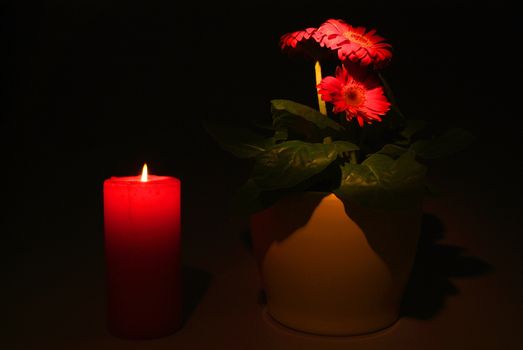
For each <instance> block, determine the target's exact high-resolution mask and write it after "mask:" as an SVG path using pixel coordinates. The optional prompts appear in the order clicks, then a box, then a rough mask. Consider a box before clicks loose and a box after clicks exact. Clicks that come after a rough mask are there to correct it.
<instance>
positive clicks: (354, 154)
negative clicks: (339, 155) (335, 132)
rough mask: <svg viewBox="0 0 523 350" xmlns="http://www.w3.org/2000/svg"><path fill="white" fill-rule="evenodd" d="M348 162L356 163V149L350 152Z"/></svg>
mask: <svg viewBox="0 0 523 350" xmlns="http://www.w3.org/2000/svg"><path fill="white" fill-rule="evenodd" d="M350 163H351V164H358V159H357V158H356V151H351V152H350Z"/></svg>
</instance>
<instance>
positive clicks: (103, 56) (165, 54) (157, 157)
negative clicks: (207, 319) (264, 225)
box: [0, 1, 521, 304]
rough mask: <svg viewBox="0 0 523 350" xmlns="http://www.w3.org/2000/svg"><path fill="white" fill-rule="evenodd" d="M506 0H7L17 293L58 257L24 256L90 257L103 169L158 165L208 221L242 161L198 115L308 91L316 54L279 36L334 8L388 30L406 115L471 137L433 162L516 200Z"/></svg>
mask: <svg viewBox="0 0 523 350" xmlns="http://www.w3.org/2000/svg"><path fill="white" fill-rule="evenodd" d="M497 5H498V6H496V7H481V6H480V5H478V4H475V3H470V4H469V3H465V4H459V5H453V4H451V2H450V1H449V2H447V3H436V2H425V3H423V4H417V3H416V4H409V5H407V4H397V3H396V4H394V5H393V4H390V3H385V2H376V1H375V2H361V3H351V2H344V3H343V5H340V4H339V3H335V2H318V3H309V4H307V3H300V4H299V5H298V4H291V3H288V4H278V3H270V2H250V3H245V4H243V5H232V4H225V3H213V4H211V5H209V6H207V5H203V4H200V3H192V4H185V3H181V2H173V1H170V2H141V3H136V2H133V3H127V2H122V3H117V2H112V1H74V2H63V1H47V2H45V3H43V4H38V5H37V4H32V5H29V4H27V5H24V4H21V3H18V4H16V6H12V8H11V9H9V10H8V11H7V12H5V14H4V16H3V21H2V22H3V24H2V26H3V35H4V37H5V38H6V40H5V41H4V47H3V52H4V57H5V58H7V64H4V65H3V68H2V71H3V73H4V74H3V79H2V101H3V102H2V107H1V108H2V124H1V130H2V137H1V140H0V142H1V147H2V150H1V152H2V159H0V162H1V163H2V166H1V169H2V173H3V174H2V177H3V178H4V186H3V191H2V192H3V202H4V204H5V206H4V208H5V209H4V212H3V215H4V219H3V220H2V232H3V234H4V237H5V240H4V243H3V248H4V249H3V250H4V251H5V253H6V254H5V255H4V257H7V258H8V260H9V264H8V265H5V266H7V270H8V272H7V275H6V276H8V280H9V281H11V282H12V283H11V284H10V286H11V287H12V288H11V289H12V291H13V293H14V294H17V293H19V292H20V290H21V289H22V288H29V286H30V287H31V288H36V290H37V288H38V286H39V282H38V281H40V279H42V280H46V279H48V278H57V277H56V273H53V272H52V266H49V269H47V267H45V268H44V267H42V269H41V270H38V269H36V270H34V269H32V268H31V269H28V268H27V264H29V263H28V261H30V260H31V259H33V258H34V257H35V256H37V257H40V258H42V260H39V263H31V264H32V265H31V266H33V265H38V264H43V265H42V266H46V265H45V261H44V260H45V256H51V255H55V256H56V255H63V257H64V259H67V257H71V256H73V255H79V256H80V257H81V258H82V259H84V261H85V264H86V265H88V264H89V261H90V259H92V256H93V255H94V256H97V257H100V256H102V254H103V245H102V244H103V236H102V227H103V226H102V225H103V218H102V183H103V180H104V179H106V178H108V177H110V176H123V175H132V174H138V173H139V172H140V170H141V166H142V164H143V163H144V162H147V163H148V164H149V168H150V171H151V172H152V173H155V174H163V175H172V176H177V177H179V178H181V179H182V182H183V184H184V201H185V202H184V211H185V212H184V215H185V222H186V223H187V226H189V227H190V226H191V224H193V226H194V225H195V222H196V221H198V220H201V219H202V216H203V217H208V218H210V220H212V218H213V216H215V215H216V207H215V205H216V204H217V203H220V202H227V201H228V200H229V198H230V193H231V191H232V189H233V188H234V187H235V186H236V185H237V184H238V181H239V180H241V178H242V176H243V174H244V171H245V169H244V167H243V166H242V164H240V163H238V162H236V160H235V159H233V158H232V157H231V156H230V155H228V154H225V153H224V152H222V151H221V150H220V149H219V148H218V147H217V146H216V144H214V142H213V141H212V140H211V139H210V138H209V137H208V136H207V134H206V133H205V132H204V130H203V128H202V124H201V121H202V120H204V119H206V118H213V119H219V120H229V121H230V120H233V121H234V120H237V121H238V120H239V121H241V120H244V119H248V118H263V117H268V114H269V100H270V99H272V98H291V99H294V100H296V101H299V102H302V103H306V104H309V105H312V106H314V103H315V96H314V88H313V72H312V67H311V65H310V63H309V62H305V61H300V60H296V59H291V58H289V57H287V56H286V55H284V54H282V53H281V52H280V49H279V47H278V41H279V38H280V36H281V35H282V34H284V33H286V32H289V31H294V30H298V29H302V28H306V27H310V26H318V25H319V24H321V23H322V22H323V21H325V20H326V19H328V18H341V19H344V20H346V21H348V22H350V23H351V24H353V25H362V26H366V27H368V28H376V29H377V30H378V33H379V34H380V35H382V36H383V37H385V38H387V39H388V41H389V42H390V43H391V44H392V45H393V47H394V57H393V61H392V65H391V66H390V67H388V68H387V70H386V71H385V75H386V76H387V77H388V78H389V80H390V83H391V85H392V87H393V89H394V91H395V93H396V95H397V98H398V101H399V103H400V105H401V107H402V109H403V111H404V113H405V114H406V115H407V116H409V117H412V118H419V119H429V120H438V119H444V120H448V121H451V122H453V123H455V124H456V125H459V126H463V127H467V128H469V129H471V130H472V131H473V132H474V133H475V134H476V135H477V136H478V140H477V142H476V144H475V145H474V147H473V148H472V149H469V150H468V151H467V152H466V153H464V154H461V155H460V156H456V157H453V158H451V159H450V160H449V163H438V162H436V163H435V164H434V165H435V169H443V170H441V171H440V172H439V174H443V176H449V177H451V178H455V177H459V174H461V173H463V171H465V170H466V173H467V174H468V175H470V174H472V176H473V177H474V178H467V179H463V181H464V182H466V181H472V182H473V183H475V184H477V185H478V187H477V191H479V192H481V191H489V201H490V202H488V203H487V202H486V203H485V205H486V206H490V207H492V208H495V207H500V206H501V207H509V208H521V204H520V199H519V198H520V195H521V189H520V186H519V185H518V181H520V180H519V177H520V175H521V160H520V149H521V137H520V125H521V123H520V117H521V115H520V113H519V111H518V110H517V109H516V107H517V105H518V104H519V100H520V97H519V93H520V90H521V89H520V88H519V87H518V86H519V80H518V75H519V71H520V70H521V63H520V58H519V54H517V53H516V52H517V46H518V45H520V42H521V39H520V34H521V31H520V29H519V24H518V22H517V21H518V20H519V17H518V14H517V12H516V11H514V10H513V9H511V8H509V7H508V6H504V5H503V3H502V2H501V3H498V4H497ZM441 164H450V167H449V166H447V165H444V166H442V165H441ZM438 167H439V168H438ZM470 169H473V170H472V171H471V170H470ZM518 210H519V209H518ZM518 222H520V221H518ZM499 239H509V238H499ZM510 239H511V240H512V239H515V238H513V237H512V238H510ZM211 242H214V241H212V240H211ZM517 242H518V244H520V243H521V240H520V239H517ZM205 244H211V243H204V241H202V245H205ZM520 247H521V246H520V245H519V248H520ZM519 248H516V249H519ZM75 261H76V260H75ZM24 264H25V265H24ZM53 266H54V265H53ZM87 270H88V269H87V268H86V269H85V271H87ZM21 271H23V273H25V274H26V275H25V278H21V277H20V274H21V273H22V272H21ZM81 271H83V270H81ZM85 271H83V273H85ZM68 273H73V271H72V270H71V271H65V270H63V271H61V272H60V274H63V275H67V274H68ZM74 273H76V272H74ZM94 273H95V272H93V274H94ZM49 276H54V277H49ZM62 277H63V276H62ZM62 277H60V278H62ZM35 281H37V282H35ZM15 300H16V299H15ZM14 303H15V304H16V301H14Z"/></svg>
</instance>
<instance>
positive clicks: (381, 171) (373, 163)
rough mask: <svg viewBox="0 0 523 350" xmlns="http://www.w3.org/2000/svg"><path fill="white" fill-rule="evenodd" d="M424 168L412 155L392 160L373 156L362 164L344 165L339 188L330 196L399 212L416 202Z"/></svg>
mask: <svg viewBox="0 0 523 350" xmlns="http://www.w3.org/2000/svg"><path fill="white" fill-rule="evenodd" d="M425 178H426V169H425V167H424V166H423V165H422V164H420V163H418V162H417V161H416V159H415V155H414V153H413V152H406V153H404V154H403V155H401V156H400V157H399V158H398V159H396V160H394V159H392V158H390V157H388V156H386V155H383V154H374V155H372V156H370V157H369V158H367V159H366V160H365V161H364V162H363V163H362V164H344V165H343V167H342V180H341V184H340V187H339V188H338V189H337V190H335V191H334V193H335V194H336V195H337V196H338V197H339V198H340V199H342V200H344V201H349V202H350V201H355V202H357V203H359V204H361V205H364V206H370V207H375V208H381V209H402V208H406V207H409V206H412V205H415V204H417V203H419V202H420V200H421V198H422V196H423V194H424V191H425Z"/></svg>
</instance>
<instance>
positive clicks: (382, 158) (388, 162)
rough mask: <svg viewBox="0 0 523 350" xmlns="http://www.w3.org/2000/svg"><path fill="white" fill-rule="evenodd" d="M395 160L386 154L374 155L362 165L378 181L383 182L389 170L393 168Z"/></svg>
mask: <svg viewBox="0 0 523 350" xmlns="http://www.w3.org/2000/svg"><path fill="white" fill-rule="evenodd" d="M393 162H394V160H393V159H392V158H390V157H389V156H386V155H384V154H373V155H371V156H370V157H369V158H367V159H365V160H364V161H363V162H362V163H361V164H362V165H364V166H367V167H368V168H369V169H370V171H371V172H372V173H373V174H374V176H375V178H376V180H377V181H378V182H381V181H382V180H383V177H384V176H386V172H387V170H388V169H389V168H390V167H391V166H392V163H393Z"/></svg>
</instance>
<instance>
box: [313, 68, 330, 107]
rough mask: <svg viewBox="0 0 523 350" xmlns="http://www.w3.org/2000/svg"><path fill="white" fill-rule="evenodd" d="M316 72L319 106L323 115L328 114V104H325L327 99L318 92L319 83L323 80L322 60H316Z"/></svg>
mask: <svg viewBox="0 0 523 350" xmlns="http://www.w3.org/2000/svg"><path fill="white" fill-rule="evenodd" d="M314 72H315V76H316V96H318V107H319V108H320V113H321V114H323V115H327V106H325V101H323V100H322V99H321V96H320V94H319V92H318V87H317V86H318V84H319V83H320V82H321V79H322V77H321V65H320V61H316V63H315V64H314Z"/></svg>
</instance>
